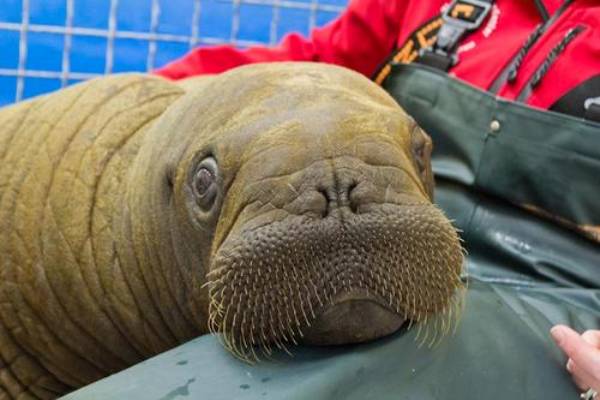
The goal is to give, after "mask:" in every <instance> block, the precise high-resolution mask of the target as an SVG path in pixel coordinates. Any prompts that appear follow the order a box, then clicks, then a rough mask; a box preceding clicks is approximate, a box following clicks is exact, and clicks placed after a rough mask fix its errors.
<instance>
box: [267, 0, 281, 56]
mask: <svg viewBox="0 0 600 400" xmlns="http://www.w3.org/2000/svg"><path fill="white" fill-rule="evenodd" d="M279 8H280V6H279V0H275V3H274V4H273V16H272V17H271V26H270V30H269V44H270V45H271V46H274V45H275V44H277V30H278V28H279V14H280V13H279Z"/></svg>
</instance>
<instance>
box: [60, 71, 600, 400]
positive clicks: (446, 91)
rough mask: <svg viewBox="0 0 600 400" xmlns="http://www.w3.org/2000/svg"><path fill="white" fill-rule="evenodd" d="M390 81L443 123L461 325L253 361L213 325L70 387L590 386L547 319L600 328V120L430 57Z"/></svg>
mask: <svg viewBox="0 0 600 400" xmlns="http://www.w3.org/2000/svg"><path fill="white" fill-rule="evenodd" d="M384 87H385V88H386V89H387V90H388V91H389V93H391V94H392V96H394V97H395V98H396V100H397V101H398V102H399V103H400V104H401V105H402V107H404V109H406V111H407V112H408V113H409V114H411V115H412V116H413V117H414V118H415V119H416V120H417V122H418V123H419V124H420V125H421V126H422V127H423V128H424V129H425V130H426V131H427V132H428V133H429V134H430V135H431V136H432V138H433V142H434V153H433V168H434V172H435V174H436V202H437V203H438V204H439V205H440V206H441V207H442V208H443V209H444V210H445V211H446V213H447V215H448V216H449V217H450V218H452V219H453V220H454V222H455V224H456V226H457V227H458V228H460V229H461V230H462V236H463V238H464V240H465V246H466V249H467V250H468V253H469V255H468V257H467V262H466V266H465V269H466V271H467V272H468V276H469V278H468V280H469V290H468V294H467V299H466V306H465V311H464V315H463V318H462V320H461V323H460V325H459V327H458V329H457V331H456V333H455V334H454V335H451V336H448V337H446V338H445V339H444V340H443V341H442V342H441V343H440V344H439V345H437V346H434V347H429V346H427V345H424V346H421V347H419V346H418V343H417V342H415V335H416V329H413V330H411V331H409V332H408V333H398V334H396V335H393V336H392V337H389V338H385V339H382V340H378V341H376V342H373V343H370V344H366V345H358V346H347V347H337V348H320V349H315V348H299V349H296V350H294V357H293V358H289V357H287V356H283V357H276V359H275V360H273V361H263V362H260V363H258V364H256V365H253V366H250V365H247V364H244V363H242V362H240V361H238V360H236V359H234V358H233V357H232V356H230V355H229V354H228V353H226V352H225V351H224V350H223V349H222V348H221V347H220V345H219V344H218V341H217V339H216V338H215V337H211V336H204V337H201V338H199V339H196V340H194V341H192V342H189V343H187V344H184V345H182V346H180V347H178V348H176V349H174V350H171V351H169V352H167V353H164V354H162V355H159V356H157V357H155V358H153V359H151V360H149V361H146V362H144V363H142V364H140V365H137V366H135V367H133V368H130V369H129V370H126V371H124V372H121V373H119V374H117V375H115V376H113V377H110V378H107V379H105V380H103V381H100V382H99V383H96V384H94V385H91V386H89V387H87V388H84V389H82V390H80V391H78V392H76V393H74V394H72V395H71V396H68V398H70V399H104V398H115V399H117V398H118V399H131V400H133V399H165V400H167V399H211V400H216V399H227V400H229V399H299V400H300V399H309V400H317V399H356V400H365V399H376V400H380V399H402V400H409V399H413V400H434V399H455V400H468V399H473V400H482V399H485V400H507V399H511V400H512V399H515V400H530V399H532V400H535V399H540V400H554V399H556V400H568V399H573V400H575V399H577V398H579V391H578V390H577V388H576V387H575V386H574V384H573V383H572V381H571V379H570V376H569V375H568V373H567V372H566V370H565V368H564V365H565V361H566V360H565V357H564V355H562V353H561V352H560V351H559V350H558V349H557V348H556V346H555V345H554V343H553V342H552V340H551V339H550V335H549V330H550V328H551V327H552V326H553V325H554V324H557V323H565V324H568V325H570V326H572V327H573V328H575V329H577V330H579V331H583V330H585V329H592V328H596V329H600V290H599V288H600V242H599V240H600V196H599V194H600V124H595V123H589V122H585V121H583V120H579V119H575V118H572V117H569V116H566V115H560V114H556V113H550V112H543V111H538V110H533V109H531V108H528V107H525V106H523V105H521V104H516V103H512V102H507V101H504V100H501V99H497V98H495V97H494V96H493V95H491V94H488V93H485V92H483V91H481V90H479V89H476V88H474V87H472V86H470V85H468V84H465V83H462V82H459V81H457V80H455V79H453V78H451V77H449V76H448V75H446V74H445V73H442V72H438V71H436V70H433V69H430V68H428V67H424V66H421V65H418V64H411V65H404V64H402V65H396V66H395V67H394V68H393V71H392V73H391V74H390V76H388V78H387V79H386V81H385V82H384Z"/></svg>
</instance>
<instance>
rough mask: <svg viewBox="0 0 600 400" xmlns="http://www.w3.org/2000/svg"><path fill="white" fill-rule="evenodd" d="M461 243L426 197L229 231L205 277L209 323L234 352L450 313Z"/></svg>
mask: <svg viewBox="0 0 600 400" xmlns="http://www.w3.org/2000/svg"><path fill="white" fill-rule="evenodd" d="M461 265H462V249H461V247H460V243H459V241H458V237H457V234H456V231H455V229H454V228H453V227H452V225H451V224H450V222H449V221H448V220H447V219H446V218H445V217H444V216H443V214H442V213H441V212H440V211H439V210H438V209H437V208H436V207H435V206H433V205H431V204H416V205H391V204H387V205H385V204H384V205H377V206H373V207H371V208H370V209H368V210H367V211H365V212H363V213H356V214H354V213H339V215H338V216H337V217H336V216H331V217H327V218H320V219H316V218H314V217H312V216H306V215H295V216H289V217H288V218H285V219H283V220H281V221H274V222H270V223H268V224H264V225H262V226H260V227H256V226H252V227H250V228H247V229H245V230H242V231H240V232H238V233H236V234H235V235H231V237H229V238H228V240H227V241H226V242H225V243H223V245H222V246H221V247H220V249H219V251H218V253H217V254H216V256H215V259H214V263H213V265H212V268H211V269H212V271H211V272H210V274H209V276H208V278H209V280H210V283H209V297H210V299H211V304H210V310H209V312H210V324H211V325H210V328H211V329H212V330H213V331H214V332H220V333H221V334H222V335H223V338H224V342H225V344H226V346H227V347H228V348H229V349H230V350H232V351H233V352H234V353H235V354H237V355H238V356H240V357H242V358H245V357H248V356H250V357H255V356H256V355H255V354H254V355H253V351H255V348H262V349H263V350H264V349H266V352H267V353H268V352H269V351H270V350H269V349H270V347H271V346H276V347H285V345H286V344H297V343H301V342H304V343H307V344H317V345H329V344H350V343H358V342H365V341H370V340H374V339H377V338H380V337H383V336H386V335H389V334H391V333H393V332H395V331H397V330H398V329H399V328H400V327H401V326H402V325H403V323H404V322H405V321H411V322H413V323H427V322H428V321H434V327H433V329H434V332H435V333H434V337H439V336H440V335H443V334H444V333H445V332H447V330H448V328H449V327H450V326H451V325H452V324H453V321H454V320H455V318H456V317H457V313H456V309H455V306H456V305H457V304H458V303H457V300H458V299H459V297H460V289H461V287H462V283H461V280H460V276H459V275H460V270H461Z"/></svg>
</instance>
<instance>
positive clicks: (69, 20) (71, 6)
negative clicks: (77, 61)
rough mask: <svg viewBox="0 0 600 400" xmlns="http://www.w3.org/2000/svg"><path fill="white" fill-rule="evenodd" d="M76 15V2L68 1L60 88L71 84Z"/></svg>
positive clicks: (73, 0)
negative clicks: (74, 18) (74, 19)
mask: <svg viewBox="0 0 600 400" xmlns="http://www.w3.org/2000/svg"><path fill="white" fill-rule="evenodd" d="M74 15H75V0H67V16H66V19H65V28H66V30H67V31H66V32H65V40H64V43H63V53H62V67H61V75H60V87H63V88H64V87H65V86H67V84H68V83H69V70H70V69H71V45H72V44H73V40H72V38H73V35H72V33H71V30H72V29H73V17H74Z"/></svg>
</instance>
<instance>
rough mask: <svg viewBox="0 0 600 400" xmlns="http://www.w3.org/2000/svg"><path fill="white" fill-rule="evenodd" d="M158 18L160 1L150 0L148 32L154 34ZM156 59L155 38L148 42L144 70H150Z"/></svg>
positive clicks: (156, 29)
mask: <svg viewBox="0 0 600 400" xmlns="http://www.w3.org/2000/svg"><path fill="white" fill-rule="evenodd" d="M159 18H160V3H159V2H158V0H152V16H151V17H150V33H151V34H154V35H156V32H157V31H158V21H159ZM155 60H156V40H150V41H149V42H148V58H147V60H146V71H152V70H153V69H154V64H155Z"/></svg>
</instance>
